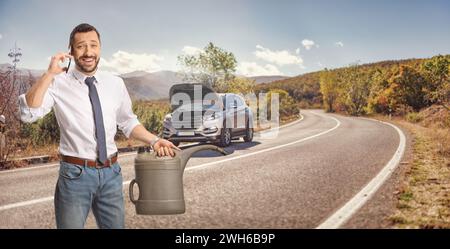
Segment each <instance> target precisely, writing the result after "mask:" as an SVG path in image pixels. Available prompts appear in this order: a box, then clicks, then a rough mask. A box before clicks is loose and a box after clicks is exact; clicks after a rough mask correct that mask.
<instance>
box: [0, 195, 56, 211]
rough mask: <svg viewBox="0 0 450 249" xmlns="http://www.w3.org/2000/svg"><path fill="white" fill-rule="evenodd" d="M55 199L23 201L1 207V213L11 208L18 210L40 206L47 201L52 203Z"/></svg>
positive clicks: (51, 197) (50, 197)
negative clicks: (19, 208)
mask: <svg viewBox="0 0 450 249" xmlns="http://www.w3.org/2000/svg"><path fill="white" fill-rule="evenodd" d="M53 198H54V197H53V196H49V197H45V198H40V199H34V200H30V201H21V202H16V203H11V204H8V205H4V206H1V207H0V211H3V210H7V209H11V208H18V207H23V206H28V205H33V204H38V203H41V202H46V201H52V200H53Z"/></svg>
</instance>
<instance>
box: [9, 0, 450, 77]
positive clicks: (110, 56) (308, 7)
mask: <svg viewBox="0 0 450 249" xmlns="http://www.w3.org/2000/svg"><path fill="white" fill-rule="evenodd" d="M82 22H88V23H90V24H92V25H94V26H95V27H97V29H98V30H99V32H100V34H101V38H102V62H101V66H102V68H103V69H104V70H109V71H113V72H117V73H125V72H128V71H133V70H146V71H149V72H153V71H158V70H177V69H178V65H177V59H176V58H177V56H178V55H181V54H183V53H196V51H198V49H201V48H203V47H205V46H206V44H207V43H208V42H209V41H211V42H213V43H214V44H216V45H217V46H219V47H222V48H223V49H225V50H227V51H230V52H233V53H234V55H235V56H236V58H237V60H238V73H240V74H246V75H270V74H283V75H289V76H293V75H298V74H303V73H306V72H311V71H317V70H320V69H322V68H323V67H328V68H335V67H341V66H345V65H348V64H351V63H355V62H360V63H367V62H375V61H380V60H388V59H404V58H423V57H431V56H433V55H436V54H449V53H450V32H449V30H448V27H449V26H450V1H433V0H430V1H425V0H423V1H415V0H397V1H394V0H391V1H383V0H378V1H369V0H359V1H350V0H349V1H346V0H329V1H317V0H316V1H300V0H298V1H294V0H292V1H289V0H280V1H275V0H272V1H268V0H267V1H266V0H259V1H258V0H240V1H238V0H228V1H214V0H210V1H200V0H190V1H169V0H166V1H133V0H129V1H84V0H81V1H51V0H29V1H26V0H1V1H0V63H6V62H9V57H8V56H7V54H8V52H9V50H10V48H11V47H13V46H14V42H15V41H17V44H18V46H19V47H21V48H22V51H23V57H22V60H21V63H20V66H21V67H26V68H33V69H46V68H47V66H48V62H49V61H48V58H49V57H50V56H51V55H53V54H55V53H56V52H58V51H66V50H67V43H68V37H69V34H70V32H71V30H72V29H73V27H74V26H76V25H77V24H79V23H82Z"/></svg>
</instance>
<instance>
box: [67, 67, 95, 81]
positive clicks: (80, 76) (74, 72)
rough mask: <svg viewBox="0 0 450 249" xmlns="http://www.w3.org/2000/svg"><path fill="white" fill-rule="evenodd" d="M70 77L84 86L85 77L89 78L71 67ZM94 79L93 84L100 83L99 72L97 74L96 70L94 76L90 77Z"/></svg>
mask: <svg viewBox="0 0 450 249" xmlns="http://www.w3.org/2000/svg"><path fill="white" fill-rule="evenodd" d="M70 71H71V73H72V75H73V76H74V77H75V79H76V80H77V81H78V82H79V83H80V84H85V83H84V81H85V80H86V78H87V77H91V76H88V75H86V74H84V73H82V72H80V71H78V69H77V68H76V67H73V68H72V69H71V70H70ZM92 76H94V77H95V81H94V83H96V84H98V83H99V82H100V78H99V72H98V68H97V70H96V71H95V73H94V75H92Z"/></svg>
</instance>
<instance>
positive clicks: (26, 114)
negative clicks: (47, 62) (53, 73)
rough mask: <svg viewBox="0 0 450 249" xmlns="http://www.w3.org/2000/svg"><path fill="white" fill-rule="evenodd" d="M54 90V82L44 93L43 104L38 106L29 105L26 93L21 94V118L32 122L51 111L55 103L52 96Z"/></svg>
mask: <svg viewBox="0 0 450 249" xmlns="http://www.w3.org/2000/svg"><path fill="white" fill-rule="evenodd" d="M53 91H54V89H53V84H52V85H51V86H50V87H49V88H48V89H47V91H46V92H45V94H44V99H43V101H42V105H41V106H40V107H36V108H31V107H29V106H28V103H27V99H26V98H25V94H22V95H20V96H19V110H20V119H21V120H22V121H23V122H26V123H32V122H35V121H36V120H38V119H40V118H42V117H44V116H45V115H47V113H49V112H50V111H51V110H52V107H53V105H54V104H55V100H54V98H53V96H52V93H53Z"/></svg>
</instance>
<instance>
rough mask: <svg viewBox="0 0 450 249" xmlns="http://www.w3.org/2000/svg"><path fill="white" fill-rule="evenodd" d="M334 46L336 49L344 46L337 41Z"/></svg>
mask: <svg viewBox="0 0 450 249" xmlns="http://www.w3.org/2000/svg"><path fill="white" fill-rule="evenodd" d="M334 45H335V46H336V47H341V48H342V47H343V46H344V43H343V42H341V41H338V42H335V43H334Z"/></svg>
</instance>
